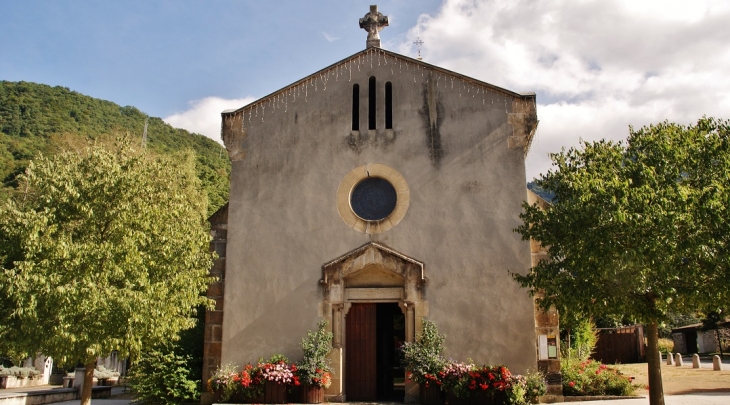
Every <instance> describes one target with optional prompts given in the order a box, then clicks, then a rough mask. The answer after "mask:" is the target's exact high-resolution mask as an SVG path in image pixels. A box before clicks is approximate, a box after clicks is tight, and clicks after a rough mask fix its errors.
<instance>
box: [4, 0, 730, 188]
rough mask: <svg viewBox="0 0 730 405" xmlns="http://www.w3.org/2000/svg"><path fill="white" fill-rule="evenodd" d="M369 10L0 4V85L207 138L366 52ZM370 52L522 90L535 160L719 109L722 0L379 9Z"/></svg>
mask: <svg viewBox="0 0 730 405" xmlns="http://www.w3.org/2000/svg"><path fill="white" fill-rule="evenodd" d="M373 2H374V1H372V0H369V1H359V0H322V1H301V0H300V1H294V0H285V1H260V0H258V1H249V0H238V1H232V0H214V1H202V0H200V1H188V0H185V1H183V0H174V1H173V0H167V1H163V0H145V1H142V0H128V1H117V2H112V1H90V0H54V1H51V0H46V1H39V0H22V1H14V0H0V80H9V81H20V80H24V81H31V82H38V83H45V84H50V85H61V86H65V87H68V88H70V89H72V90H75V91H78V92H80V93H83V94H87V95H90V96H93V97H97V98H102V99H106V100H110V101H113V102H115V103H117V104H120V105H133V106H135V107H137V108H139V109H141V110H142V111H144V112H145V113H147V114H149V115H152V116H158V117H162V118H163V119H165V120H166V121H167V122H169V123H171V124H172V125H174V126H177V127H183V128H186V129H189V130H191V131H194V132H199V133H203V134H205V135H207V136H210V137H211V138H214V139H216V140H220V137H219V133H218V132H219V128H220V112H221V111H222V110H223V109H226V108H237V107H240V106H242V105H244V104H246V103H248V102H250V101H252V100H253V99H255V98H258V97H262V96H264V95H266V94H268V93H271V92H272V91H275V90H277V89H279V88H281V87H284V86H286V85H287V84H289V83H291V82H294V81H296V80H297V79H300V78H302V77H304V76H307V75H308V74H310V73H313V72H315V71H317V70H319V69H321V68H323V67H325V66H327V65H329V64H331V63H333V62H336V61H338V60H341V59H343V58H345V57H347V56H349V55H351V54H353V53H355V52H358V51H360V50H362V49H363V48H364V46H365V38H366V33H365V31H364V30H361V29H360V28H359V27H358V19H359V18H360V17H362V16H363V15H364V14H365V13H367V12H368V10H369V5H370V4H371V3H373ZM377 3H378V6H379V9H380V11H381V12H383V14H385V15H388V16H389V17H390V26H389V27H387V28H385V29H384V30H383V31H382V32H381V38H382V39H383V47H384V48H386V49H389V50H392V51H395V52H399V53H402V54H405V55H408V56H415V52H416V50H415V47H414V45H413V41H414V40H415V39H416V37H417V36H420V37H421V38H422V39H423V41H424V42H425V43H424V46H423V57H424V61H426V62H429V63H432V64H435V65H439V66H442V67H445V68H447V69H451V70H454V71H457V72H460V73H463V74H466V75H469V76H472V77H474V78H477V79H479V80H483V81H486V82H489V83H492V84H495V85H498V86H501V87H505V88H508V89H510V90H514V91H534V92H536V93H537V100H538V108H537V112H538V118H539V119H540V125H539V128H538V131H537V134H536V138H535V142H534V143H533V147H532V149H531V152H530V154H529V155H528V164H527V167H528V172H527V177H528V179H530V178H532V177H533V176H536V175H537V174H538V173H540V172H545V171H546V170H547V169H548V168H549V159H548V157H547V154H548V152H554V151H558V150H560V148H561V147H570V146H576V145H577V144H578V141H579V140H580V139H583V140H588V141H590V140H597V139H601V138H609V139H616V140H618V139H623V138H625V137H626V136H627V135H628V127H629V125H633V126H634V127H640V126H643V125H648V124H650V123H655V122H660V121H664V120H670V121H675V122H679V123H682V124H689V123H692V122H694V121H696V120H697V119H698V118H699V117H701V116H702V115H708V116H716V117H721V118H728V115H729V114H728V111H729V110H730V79H729V78H728V74H727V72H728V71H730V41H728V39H730V24H728V23H727V22H728V21H730V2H728V1H726V0H693V1H689V0H641V1H637V0H540V1H537V0H418V1H413V0H389V1H378V2H377Z"/></svg>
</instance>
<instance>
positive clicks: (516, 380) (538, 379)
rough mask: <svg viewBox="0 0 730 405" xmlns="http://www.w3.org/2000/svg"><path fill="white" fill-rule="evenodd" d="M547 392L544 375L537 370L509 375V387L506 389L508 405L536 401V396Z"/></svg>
mask: <svg viewBox="0 0 730 405" xmlns="http://www.w3.org/2000/svg"><path fill="white" fill-rule="evenodd" d="M546 392H547V382H546V381H545V376H544V375H543V374H542V373H541V372H539V371H535V372H529V371H528V372H527V374H525V375H519V374H515V375H512V376H511V383H510V388H509V389H508V390H507V398H508V403H509V405H527V404H531V403H532V404H536V403H538V398H539V397H541V396H543V395H545V393H546Z"/></svg>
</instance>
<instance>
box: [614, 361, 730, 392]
mask: <svg viewBox="0 0 730 405" xmlns="http://www.w3.org/2000/svg"><path fill="white" fill-rule="evenodd" d="M616 367H617V368H618V369H619V370H621V372H622V373H624V374H625V375H627V376H630V377H634V378H635V379H634V384H636V385H638V386H639V387H642V388H639V389H638V390H637V391H636V394H637V395H648V393H649V390H648V384H649V379H648V377H647V373H648V369H647V364H646V363H636V364H617V365H616ZM662 385H663V388H664V394H665V395H678V394H688V393H691V392H707V391H730V370H723V371H713V370H712V369H711V368H709V369H708V368H692V363H690V364H689V365H686V364H685V365H684V366H682V367H677V366H668V365H666V363H662Z"/></svg>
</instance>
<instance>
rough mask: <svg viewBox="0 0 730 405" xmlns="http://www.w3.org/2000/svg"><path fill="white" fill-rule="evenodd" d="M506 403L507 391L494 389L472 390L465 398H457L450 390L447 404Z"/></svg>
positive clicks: (502, 404)
mask: <svg viewBox="0 0 730 405" xmlns="http://www.w3.org/2000/svg"><path fill="white" fill-rule="evenodd" d="M506 403H507V393H506V392H505V391H496V390H486V391H484V390H474V391H471V392H470V393H469V396H467V397H466V398H459V397H457V396H456V395H454V394H453V393H452V392H449V394H448V404H449V405H504V404H506Z"/></svg>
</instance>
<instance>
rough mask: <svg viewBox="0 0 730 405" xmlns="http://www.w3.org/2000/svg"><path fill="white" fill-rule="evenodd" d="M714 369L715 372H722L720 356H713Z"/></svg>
mask: <svg viewBox="0 0 730 405" xmlns="http://www.w3.org/2000/svg"><path fill="white" fill-rule="evenodd" d="M712 369H713V370H715V371H722V360H720V356H718V355H714V356H712Z"/></svg>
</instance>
